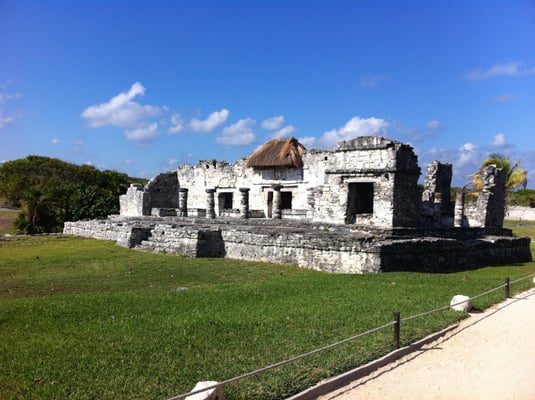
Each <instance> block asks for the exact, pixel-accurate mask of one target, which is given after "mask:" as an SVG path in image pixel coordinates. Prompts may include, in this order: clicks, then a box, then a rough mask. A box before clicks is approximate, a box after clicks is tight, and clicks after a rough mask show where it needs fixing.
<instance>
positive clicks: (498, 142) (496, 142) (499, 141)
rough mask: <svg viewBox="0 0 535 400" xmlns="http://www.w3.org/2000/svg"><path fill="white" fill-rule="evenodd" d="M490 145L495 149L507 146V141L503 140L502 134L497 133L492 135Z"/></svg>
mask: <svg viewBox="0 0 535 400" xmlns="http://www.w3.org/2000/svg"><path fill="white" fill-rule="evenodd" d="M492 145H493V146H495V147H505V146H506V145H507V140H505V135H504V134H503V133H498V134H497V135H494V139H493V140H492Z"/></svg>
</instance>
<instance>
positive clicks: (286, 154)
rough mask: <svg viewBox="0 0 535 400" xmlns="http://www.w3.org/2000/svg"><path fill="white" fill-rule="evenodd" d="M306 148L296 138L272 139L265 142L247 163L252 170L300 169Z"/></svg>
mask: <svg viewBox="0 0 535 400" xmlns="http://www.w3.org/2000/svg"><path fill="white" fill-rule="evenodd" d="M305 153H306V148H305V146H303V145H302V144H301V143H299V142H298V141H297V139H296V138H293V137H290V138H287V139H273V140H270V141H269V142H266V143H265V144H264V145H263V146H262V147H260V149H258V150H257V151H256V152H255V153H254V154H253V155H252V156H251V157H250V158H249V161H247V167H252V168H274V167H279V168H301V167H302V166H303V159H302V158H301V156H302V155H303V154H305Z"/></svg>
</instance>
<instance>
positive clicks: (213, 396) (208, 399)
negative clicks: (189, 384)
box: [186, 381, 224, 400]
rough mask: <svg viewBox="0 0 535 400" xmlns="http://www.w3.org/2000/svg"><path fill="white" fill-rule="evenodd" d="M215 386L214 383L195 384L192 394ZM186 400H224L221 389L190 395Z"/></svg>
mask: <svg viewBox="0 0 535 400" xmlns="http://www.w3.org/2000/svg"><path fill="white" fill-rule="evenodd" d="M216 384H217V382H216V381H205V382H197V384H196V385H195V387H194V388H193V390H192V392H195V391H197V390H201V389H204V388H206V387H210V386H214V385H216ZM186 400H224V397H223V393H222V391H221V387H216V388H212V389H208V390H206V391H204V392H201V393H197V394H192V395H191V396H188V397H186Z"/></svg>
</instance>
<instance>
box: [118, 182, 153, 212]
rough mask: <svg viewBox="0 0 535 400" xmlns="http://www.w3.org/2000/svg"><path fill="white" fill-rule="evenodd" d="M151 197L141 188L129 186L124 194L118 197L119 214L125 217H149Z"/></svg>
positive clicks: (134, 185) (133, 185)
mask: <svg viewBox="0 0 535 400" xmlns="http://www.w3.org/2000/svg"><path fill="white" fill-rule="evenodd" d="M150 200H151V196H150V193H149V192H145V191H144V190H143V189H142V188H141V186H139V185H136V184H131V185H130V187H129V188H128V190H127V191H126V194H123V195H121V196H119V205H120V210H121V211H120V214H121V215H123V216H125V217H139V216H141V215H150V213H151V202H150Z"/></svg>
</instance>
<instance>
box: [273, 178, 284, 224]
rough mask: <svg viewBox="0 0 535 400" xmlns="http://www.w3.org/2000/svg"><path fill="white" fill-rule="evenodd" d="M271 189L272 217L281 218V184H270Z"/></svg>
mask: <svg viewBox="0 0 535 400" xmlns="http://www.w3.org/2000/svg"><path fill="white" fill-rule="evenodd" d="M271 188H272V189H273V208H272V210H271V218H272V219H281V218H282V213H281V188H282V185H271Z"/></svg>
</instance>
